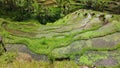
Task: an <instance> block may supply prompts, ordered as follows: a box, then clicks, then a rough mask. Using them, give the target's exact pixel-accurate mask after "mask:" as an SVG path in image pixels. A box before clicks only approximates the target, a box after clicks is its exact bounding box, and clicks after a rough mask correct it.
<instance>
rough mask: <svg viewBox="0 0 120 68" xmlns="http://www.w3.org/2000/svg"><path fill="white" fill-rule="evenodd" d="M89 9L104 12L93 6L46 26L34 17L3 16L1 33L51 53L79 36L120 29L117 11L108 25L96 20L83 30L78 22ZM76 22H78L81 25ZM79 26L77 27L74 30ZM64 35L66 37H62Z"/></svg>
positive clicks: (30, 46)
mask: <svg viewBox="0 0 120 68" xmlns="http://www.w3.org/2000/svg"><path fill="white" fill-rule="evenodd" d="M83 11H84V12H83ZM81 12H83V13H81ZM90 12H94V13H96V14H101V12H96V11H91V10H80V11H76V12H74V13H72V14H69V15H67V16H66V17H64V18H63V19H60V20H58V21H56V22H55V23H54V24H47V25H45V26H44V25H40V24H39V23H35V22H34V21H30V22H12V21H6V20H4V19H0V24H1V26H0V31H1V32H0V35H2V36H3V37H4V42H5V43H21V44H25V45H26V46H28V48H30V50H32V51H33V52H35V53H38V54H47V55H50V56H51V52H52V50H53V49H57V48H60V47H65V46H68V45H69V44H71V42H74V41H76V40H84V39H89V38H95V37H101V36H105V35H108V34H111V33H115V32H118V31H120V30H119V29H120V26H119V25H120V23H119V22H120V19H119V16H118V15H114V16H113V18H112V19H110V21H111V23H109V24H110V25H109V24H107V25H108V26H107V27H105V26H99V25H101V24H97V25H96V26H97V27H96V26H94V27H90V28H86V29H84V30H80V28H79V26H81V24H79V23H78V21H82V20H83V19H84V17H85V16H84V14H85V13H90ZM104 15H106V13H104ZM75 16H77V17H75ZM93 18H94V17H93ZM91 19H92V18H91ZM71 21H72V22H71ZM76 21H77V22H76ZM3 22H7V24H2V23H3ZM3 25H5V27H6V28H5V27H3ZM77 25H79V26H78V28H77ZM67 26H68V27H67ZM58 27H59V28H58ZM77 29H78V31H74V30H77ZM14 30H17V31H18V33H16V32H13V31H14ZM20 31H22V34H19V33H20ZM73 31H74V32H73ZM51 32H53V33H51ZM69 32H70V33H69ZM31 33H35V34H36V35H38V36H36V35H34V36H33V35H30V34H31ZM57 33H58V34H57ZM42 34H43V35H42ZM28 35H30V36H28ZM41 35H42V36H41ZM61 35H62V36H63V37H61ZM76 36H77V37H76ZM115 48H116V47H114V48H111V49H113V50H114V49H115ZM89 49H91V50H92V48H87V49H86V48H85V49H83V52H84V50H85V51H86V50H89ZM93 50H96V49H93ZM101 50H102V49H101ZM105 50H107V49H105ZM56 55H57V54H56ZM67 56H69V55H67ZM55 57H59V54H58V56H55ZM62 57H63V56H62Z"/></svg>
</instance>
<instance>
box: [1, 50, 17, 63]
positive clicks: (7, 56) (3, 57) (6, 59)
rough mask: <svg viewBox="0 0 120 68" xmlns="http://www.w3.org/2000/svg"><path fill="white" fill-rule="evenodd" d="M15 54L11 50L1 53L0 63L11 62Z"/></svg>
mask: <svg viewBox="0 0 120 68" xmlns="http://www.w3.org/2000/svg"><path fill="white" fill-rule="evenodd" d="M15 56H16V54H15V53H12V52H7V53H3V55H1V56H0V63H11V62H13V60H14V59H15Z"/></svg>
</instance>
